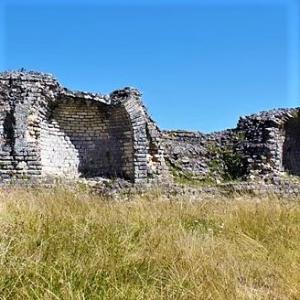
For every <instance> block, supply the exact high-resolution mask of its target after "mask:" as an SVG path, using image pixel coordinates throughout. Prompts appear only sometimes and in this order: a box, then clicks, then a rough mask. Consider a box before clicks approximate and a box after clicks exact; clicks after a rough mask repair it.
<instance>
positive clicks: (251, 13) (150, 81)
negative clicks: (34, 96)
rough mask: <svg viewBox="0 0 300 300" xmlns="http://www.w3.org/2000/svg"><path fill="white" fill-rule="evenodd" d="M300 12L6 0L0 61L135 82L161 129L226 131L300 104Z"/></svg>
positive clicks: (232, 4) (8, 66)
mask: <svg viewBox="0 0 300 300" xmlns="http://www.w3.org/2000/svg"><path fill="white" fill-rule="evenodd" d="M0 1H1V0H0ZM299 18H300V17H299V2H298V0H291V1H289V0H286V1H279V0H278V1H276V0H274V1H271V0H269V1H263V0H262V1H258V0H257V1H255V0H252V1H247V0H243V1H242V0H241V1H237V0H236V1H226V0H223V1H217V0H216V1H214V0H210V1H208V0H207V1H201V0H199V1H196V0H195V1H193V0H190V1H179V0H178V1H176V0H173V1H171V0H169V1H167V0H160V1H159V0H152V1H150V0H149V1H142V0H140V1H137V0H136V1H133V0H132V1H125V0H123V1H118V0H114V1H112V0H111V1H88V0H86V1H84V0H82V1H79V0H78V1H76V0H75V1H74V0H73V1H67V0H65V1H64V0H60V1H56V0H52V1H47V0H44V1H30V0H29V1H26V2H24V1H13V0H10V1H6V2H5V1H4V0H2V2H1V3H0V22H1V23H0V37H1V38H2V39H0V68H1V70H12V69H19V68H21V67H24V68H25V69H27V70H38V71H43V72H49V73H52V74H54V75H55V77H56V78H58V80H59V81H60V82H61V83H62V84H64V85H65V86H67V87H69V88H72V89H78V90H88V91H98V92H101V93H109V92H111V91H112V90H114V89H117V88H120V87H124V86H135V87H137V88H139V89H140V90H141V91H142V92H143V98H144V101H145V102H146V105H147V107H148V109H149V111H150V113H151V115H152V116H153V118H154V119H155V120H156V121H157V122H158V124H159V126H160V127H161V128H165V129H187V130H200V131H205V132H208V131H214V130H220V129H225V128H230V127H234V126H235V124H236V122H237V120H238V117H239V116H240V115H245V114H250V113H254V112H257V111H260V110H265V109H271V108H274V107H290V106H299V105H300V103H299V102H300V87H299V81H300V77H299V73H300V63H299V49H300V47H299V40H300V36H299V32H300V30H299V24H300V22H299Z"/></svg>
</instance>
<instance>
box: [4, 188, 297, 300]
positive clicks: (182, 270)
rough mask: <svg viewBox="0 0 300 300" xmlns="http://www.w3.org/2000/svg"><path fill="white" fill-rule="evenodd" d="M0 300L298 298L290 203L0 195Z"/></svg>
mask: <svg viewBox="0 0 300 300" xmlns="http://www.w3.org/2000/svg"><path fill="white" fill-rule="evenodd" d="M0 299H300V202H299V201H297V200H295V201H286V200H280V199H277V198H274V197H273V198H269V199H256V198H249V197H246V196H245V197H240V198H235V199H219V200H214V201H212V200H210V201H208V200H203V201H199V202H194V203H192V202H189V201H188V199H183V200H182V201H180V200H178V199H177V200H176V201H166V200H163V199H162V197H160V195H159V194H155V193H154V194H149V195H146V196H143V197H136V199H133V200H132V201H130V202H111V201H106V200H105V199H101V198H100V197H93V196H89V195H87V194H84V193H78V194H76V193H75V192H70V191H67V190H64V189H53V190H24V189H17V190H16V189H15V190H11V191H9V190H3V191H1V195H0Z"/></svg>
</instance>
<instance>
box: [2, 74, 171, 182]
mask: <svg viewBox="0 0 300 300" xmlns="http://www.w3.org/2000/svg"><path fill="white" fill-rule="evenodd" d="M0 147H1V148H0V149H1V151H0V182H4V181H11V180H12V179H13V180H15V179H21V180H23V179H30V180H32V181H40V180H43V178H46V177H63V178H65V177H70V178H77V177H88V178H89V177H100V176H104V177H109V178H116V177H121V178H124V179H128V180H130V181H132V182H135V183H146V182H153V181H159V180H161V178H166V177H168V173H167V169H166V167H165V162H164V157H163V152H162V151H163V150H162V146H161V133H160V131H159V129H158V128H157V127H156V125H155V124H154V122H153V121H152V120H151V119H150V117H149V115H148V113H147V111H146V109H145V107H144V106H143V104H142V102H141V94H140V93H139V92H138V91H137V90H136V89H132V88H125V89H123V90H117V91H115V92H113V93H112V94H111V95H106V96H102V95H100V94H93V93H84V92H73V91H70V90H67V89H65V88H63V87H62V86H60V84H59V83H58V82H57V81H56V80H55V79H54V78H53V77H52V76H50V75H47V74H41V73H34V72H29V73H26V72H10V73H8V72H7V73H1V74H0Z"/></svg>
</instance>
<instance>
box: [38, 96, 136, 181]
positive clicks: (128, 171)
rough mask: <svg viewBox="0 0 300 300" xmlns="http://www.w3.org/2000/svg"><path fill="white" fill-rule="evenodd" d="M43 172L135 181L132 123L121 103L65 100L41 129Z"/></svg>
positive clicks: (49, 114) (51, 174) (50, 113)
mask: <svg viewBox="0 0 300 300" xmlns="http://www.w3.org/2000/svg"><path fill="white" fill-rule="evenodd" d="M40 145H41V164H42V175H44V176H52V177H53V176H55V177H62V176H63V177H72V178H76V177H85V178H95V177H108V178H116V177H121V178H124V179H129V180H133V179H134V178H133V177H134V171H133V138H132V128H131V122H130V120H129V119H128V116H127V113H126V111H125V109H124V108H123V107H122V106H110V105H106V104H104V103H101V102H96V101H92V100H84V99H68V98H67V99H64V100H61V101H59V103H57V104H56V105H55V106H54V107H49V112H48V116H47V118H45V120H44V122H43V124H42V128H41V137H40Z"/></svg>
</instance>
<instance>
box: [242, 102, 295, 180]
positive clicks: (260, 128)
mask: <svg viewBox="0 0 300 300" xmlns="http://www.w3.org/2000/svg"><path fill="white" fill-rule="evenodd" d="M298 118H299V108H292V109H277V110H271V111H264V112H261V113H258V114H253V115H250V116H246V117H242V118H240V120H239V122H238V126H237V128H238V130H243V131H244V133H245V143H244V146H243V152H244V154H245V156H246V157H247V173H248V174H249V176H254V177H257V176H259V177H268V176H273V177H274V176H280V175H281V174H283V172H286V173H291V174H296V175H297V174H298V163H297V156H298V154H297V153H298V151H299V142H298V139H299V136H298V132H299V129H298Z"/></svg>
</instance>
